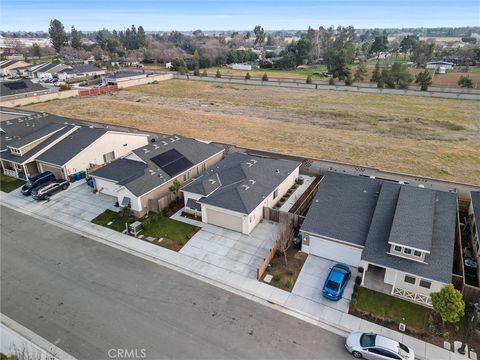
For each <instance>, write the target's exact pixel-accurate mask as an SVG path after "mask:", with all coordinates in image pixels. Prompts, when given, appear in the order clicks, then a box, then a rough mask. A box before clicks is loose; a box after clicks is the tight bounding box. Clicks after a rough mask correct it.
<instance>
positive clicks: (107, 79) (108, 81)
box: [102, 70, 147, 86]
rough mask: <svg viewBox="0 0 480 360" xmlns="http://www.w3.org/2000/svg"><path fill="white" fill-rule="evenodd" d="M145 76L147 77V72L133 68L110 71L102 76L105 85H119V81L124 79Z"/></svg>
mask: <svg viewBox="0 0 480 360" xmlns="http://www.w3.org/2000/svg"><path fill="white" fill-rule="evenodd" d="M145 77H147V74H145V73H144V72H140V71H131V70H123V71H116V72H114V73H108V74H106V75H104V76H103V78H102V85H104V86H109V85H118V83H121V82H122V81H129V80H136V79H143V78H145Z"/></svg>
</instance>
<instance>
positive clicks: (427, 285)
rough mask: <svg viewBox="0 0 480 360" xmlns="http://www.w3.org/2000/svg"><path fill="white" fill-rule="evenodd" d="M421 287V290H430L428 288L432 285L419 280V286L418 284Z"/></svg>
mask: <svg viewBox="0 0 480 360" xmlns="http://www.w3.org/2000/svg"><path fill="white" fill-rule="evenodd" d="M419 285H420V286H421V287H423V288H426V289H430V286H432V283H431V282H430V281H427V280H423V279H422V280H420V284H419Z"/></svg>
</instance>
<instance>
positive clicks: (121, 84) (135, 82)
mask: <svg viewBox="0 0 480 360" xmlns="http://www.w3.org/2000/svg"><path fill="white" fill-rule="evenodd" d="M169 79H173V74H159V75H150V76H147V77H143V78H140V79H132V80H126V81H118V82H117V86H118V88H119V89H124V88H127V87H130V86H136V85H144V84H150V83H152V82H154V81H164V80H169Z"/></svg>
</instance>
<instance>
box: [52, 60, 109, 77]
mask: <svg viewBox="0 0 480 360" xmlns="http://www.w3.org/2000/svg"><path fill="white" fill-rule="evenodd" d="M103 74H105V70H103V69H100V68H98V67H96V66H95V65H93V64H77V65H69V67H68V68H66V69H63V70H61V71H60V72H58V73H57V77H58V80H61V81H65V80H66V81H68V80H75V79H86V78H93V77H94V76H100V75H103Z"/></svg>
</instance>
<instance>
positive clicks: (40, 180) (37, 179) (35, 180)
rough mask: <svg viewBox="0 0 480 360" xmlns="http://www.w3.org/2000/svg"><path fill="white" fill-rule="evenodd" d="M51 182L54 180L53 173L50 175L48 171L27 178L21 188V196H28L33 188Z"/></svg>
mask: <svg viewBox="0 0 480 360" xmlns="http://www.w3.org/2000/svg"><path fill="white" fill-rule="evenodd" d="M52 180H55V175H53V173H51V172H50V171H45V172H43V173H41V174H38V175H35V176H33V177H31V178H29V179H28V181H27V183H26V184H25V185H23V186H22V190H21V191H22V194H23V195H30V194H31V193H32V190H33V189H34V188H36V187H38V186H40V185H43V184H45V183H47V182H49V181H52Z"/></svg>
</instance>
